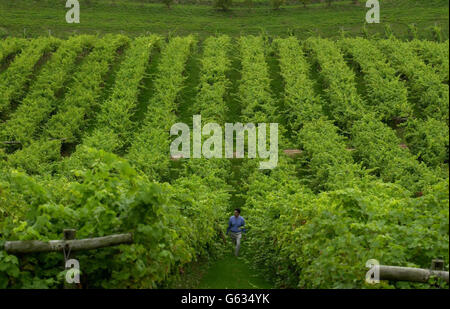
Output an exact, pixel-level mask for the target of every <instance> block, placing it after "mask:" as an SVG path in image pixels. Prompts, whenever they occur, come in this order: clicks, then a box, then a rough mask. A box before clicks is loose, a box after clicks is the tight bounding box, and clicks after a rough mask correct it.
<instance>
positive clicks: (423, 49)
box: [408, 40, 449, 84]
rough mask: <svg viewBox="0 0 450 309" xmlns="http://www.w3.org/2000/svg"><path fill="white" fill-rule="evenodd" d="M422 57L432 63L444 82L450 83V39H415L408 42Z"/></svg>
mask: <svg viewBox="0 0 450 309" xmlns="http://www.w3.org/2000/svg"><path fill="white" fill-rule="evenodd" d="M408 47H410V48H412V49H413V50H414V51H415V52H416V54H418V55H419V57H420V59H421V60H422V61H424V62H425V63H427V64H428V65H430V66H431V67H432V68H433V69H434V70H435V71H436V73H437V74H438V75H439V77H440V78H441V81H442V82H443V83H446V84H448V83H449V41H448V40H447V41H445V43H437V42H433V41H426V40H413V41H411V42H409V43H408Z"/></svg>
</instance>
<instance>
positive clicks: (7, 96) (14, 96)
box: [0, 37, 60, 113]
mask: <svg viewBox="0 0 450 309" xmlns="http://www.w3.org/2000/svg"><path fill="white" fill-rule="evenodd" d="M19 44H20V42H19ZM59 44H60V40H58V39H56V38H53V37H49V38H46V37H42V38H38V39H35V40H33V41H32V42H30V44H29V45H28V46H27V48H26V49H25V50H24V51H23V52H22V53H21V54H20V55H19V56H18V57H17V58H16V59H14V62H13V63H12V64H11V65H10V66H9V68H8V69H7V70H6V71H5V72H3V73H2V74H1V75H0V93H1V94H2V95H1V96H0V113H5V112H6V111H8V110H9V107H10V104H11V102H13V101H15V100H19V99H20V98H21V97H22V96H23V95H24V91H25V89H26V87H25V85H26V83H27V82H29V81H30V80H31V78H32V77H33V70H34V69H35V67H36V65H37V62H38V61H39V60H40V59H41V58H42V56H43V55H44V54H45V53H49V52H51V51H53V50H55V49H56V47H57V46H58V45H59ZM9 49H10V50H11V49H13V50H14V49H15V48H14V47H12V48H9ZM2 57H3V56H2Z"/></svg>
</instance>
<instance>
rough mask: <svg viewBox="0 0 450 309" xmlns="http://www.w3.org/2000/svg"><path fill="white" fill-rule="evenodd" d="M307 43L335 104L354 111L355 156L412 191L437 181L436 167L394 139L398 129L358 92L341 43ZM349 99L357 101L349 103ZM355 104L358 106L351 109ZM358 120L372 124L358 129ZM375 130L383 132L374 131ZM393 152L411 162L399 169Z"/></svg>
mask: <svg viewBox="0 0 450 309" xmlns="http://www.w3.org/2000/svg"><path fill="white" fill-rule="evenodd" d="M305 44H306V45H307V46H308V48H309V49H310V50H311V52H312V54H313V57H315V61H317V62H318V64H319V65H320V67H321V69H322V71H321V72H320V75H321V77H322V78H323V79H324V80H325V81H327V84H326V90H325V91H326V93H327V96H328V97H329V100H334V101H330V102H333V103H331V104H332V105H334V106H336V108H338V109H342V108H345V109H346V110H347V111H348V113H349V114H351V115H353V116H352V117H353V119H352V121H351V122H348V123H347V126H346V127H345V129H346V130H347V131H348V132H350V135H351V141H350V143H351V144H352V145H353V147H355V148H356V149H355V151H353V155H354V157H355V158H357V159H358V160H360V161H361V162H362V163H363V164H364V166H365V167H367V168H369V169H373V168H376V170H373V172H374V173H375V175H378V176H381V177H382V178H383V179H384V180H385V181H388V182H399V183H401V184H402V185H404V186H406V187H407V188H408V189H410V190H411V191H412V192H416V191H421V189H422V188H423V185H425V184H429V183H433V180H432V178H430V177H428V175H429V174H433V173H432V171H431V170H429V169H428V168H427V167H426V166H425V165H424V164H422V163H419V161H418V160H417V158H416V157H415V156H413V155H412V154H411V153H410V152H409V150H408V149H403V150H402V149H401V148H400V144H401V143H400V140H399V139H398V138H395V139H394V137H396V133H395V131H394V130H393V129H391V128H390V127H388V126H386V125H385V124H384V123H382V122H381V121H380V120H378V119H377V116H376V114H375V113H374V111H372V110H371V109H370V108H369V107H367V106H366V103H365V102H364V101H363V99H362V98H361V97H360V95H359V94H358V92H357V88H356V83H355V75H354V73H353V72H351V70H350V68H349V67H347V66H346V64H345V60H344V58H343V56H342V54H341V51H340V50H339V48H338V47H337V45H336V44H335V43H333V42H331V41H329V40H323V39H314V38H311V39H308V40H307V41H306V42H305ZM330 59H333V61H330ZM340 85H343V86H342V87H341V86H340ZM349 102H354V103H353V104H352V103H350V104H347V103H349ZM346 104H347V105H346ZM342 106H344V107H342ZM352 106H353V107H354V108H355V110H352V109H351V107H352ZM332 114H333V116H334V115H335V111H334V110H332ZM337 122H338V123H339V122H340V121H339V120H337ZM357 122H358V123H359V124H363V123H366V122H369V123H370V124H371V125H370V126H366V125H361V126H359V127H358V129H355V123H357ZM374 131H375V132H379V133H380V134H374V133H373V132H374ZM381 132H386V134H381ZM359 138H363V140H364V142H360V141H359ZM378 149H383V151H378ZM374 153H377V155H374ZM393 155H394V156H399V158H402V160H404V161H405V162H407V163H404V164H399V165H397V168H396V169H392V168H391V164H390V163H389V162H392V161H391V160H392V156H393ZM412 167H414V168H412ZM419 180H420V181H419ZM429 181H431V182H429Z"/></svg>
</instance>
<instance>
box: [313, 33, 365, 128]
mask: <svg viewBox="0 0 450 309" xmlns="http://www.w3.org/2000/svg"><path fill="white" fill-rule="evenodd" d="M305 48H306V50H307V51H308V52H309V53H310V54H311V56H312V58H313V61H314V63H315V65H316V67H317V68H318V70H319V74H320V77H321V80H322V82H323V83H324V86H325V88H326V90H325V95H326V97H327V99H328V100H327V101H326V102H324V110H327V111H328V113H329V114H330V116H331V117H332V119H334V120H335V121H336V123H337V124H338V125H339V126H340V127H342V128H346V129H347V128H349V127H350V126H351V123H352V122H353V121H355V120H356V119H359V118H360V117H361V115H363V114H364V113H365V110H366V107H365V102H364V101H363V100H362V99H361V97H360V96H359V95H358V92H357V89H356V81H355V74H354V73H353V72H352V71H351V69H350V68H349V67H348V66H347V64H346V63H345V60H344V58H343V55H342V53H341V52H340V50H339V49H338V47H337V45H336V44H335V43H334V42H332V41H330V40H325V39H318V38H310V39H308V40H307V41H305Z"/></svg>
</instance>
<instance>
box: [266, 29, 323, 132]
mask: <svg viewBox="0 0 450 309" xmlns="http://www.w3.org/2000/svg"><path fill="white" fill-rule="evenodd" d="M274 44H275V45H276V48H277V51H278V54H279V61H280V71H281V72H280V73H281V76H282V77H283V80H284V84H285V85H284V102H283V103H284V106H283V108H284V110H283V112H284V114H285V117H286V118H287V121H288V126H289V129H290V131H291V132H292V133H293V134H294V135H295V134H297V133H298V131H299V130H300V129H301V127H302V126H303V123H304V122H305V121H309V120H314V119H317V118H319V117H320V116H322V100H321V98H320V96H319V95H317V94H315V93H314V84H313V82H312V81H311V79H310V78H309V76H308V74H309V69H310V68H309V64H308V63H307V61H306V58H305V57H304V55H303V51H302V48H301V46H300V44H299V42H298V40H297V39H296V38H294V37H289V38H287V39H277V40H276V41H275V42H274Z"/></svg>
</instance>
